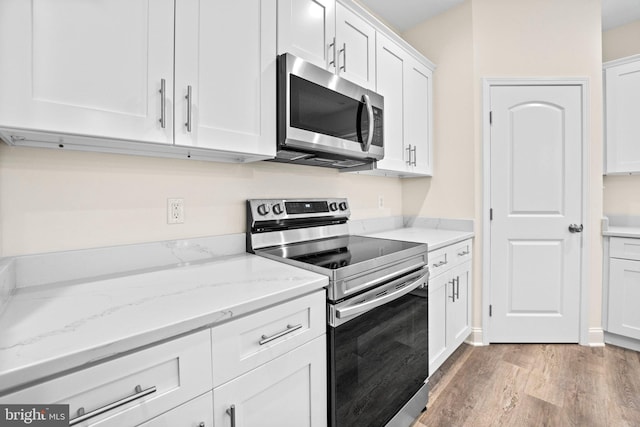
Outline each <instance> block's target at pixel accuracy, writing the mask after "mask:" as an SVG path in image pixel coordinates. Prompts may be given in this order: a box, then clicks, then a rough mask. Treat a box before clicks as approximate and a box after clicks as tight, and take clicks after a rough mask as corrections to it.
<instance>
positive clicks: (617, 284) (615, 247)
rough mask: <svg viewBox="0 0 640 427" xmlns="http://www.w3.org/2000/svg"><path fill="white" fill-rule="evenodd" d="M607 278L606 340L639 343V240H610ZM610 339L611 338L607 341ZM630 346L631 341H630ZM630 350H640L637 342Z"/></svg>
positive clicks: (617, 238)
mask: <svg viewBox="0 0 640 427" xmlns="http://www.w3.org/2000/svg"><path fill="white" fill-rule="evenodd" d="M608 252H609V259H608V260H607V264H608V277H606V278H605V290H606V291H607V296H606V298H605V301H606V304H607V305H606V320H607V321H606V324H605V331H606V332H608V333H610V334H616V335H617V336H619V337H612V336H610V335H607V334H605V340H606V341H607V342H612V343H613V344H616V345H622V346H629V344H628V343H625V342H618V341H619V340H618V339H616V338H630V339H632V340H640V311H639V310H638V301H640V238H638V239H634V238H625V237H610V238H609V246H608ZM607 338H612V339H607ZM630 343H631V341H630ZM631 347H632V348H634V349H636V350H638V349H640V341H636V342H635V345H634V344H633V343H632V344H631Z"/></svg>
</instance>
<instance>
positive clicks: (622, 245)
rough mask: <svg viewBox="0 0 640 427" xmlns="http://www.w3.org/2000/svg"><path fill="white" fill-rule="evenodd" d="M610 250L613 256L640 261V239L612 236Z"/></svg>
mask: <svg viewBox="0 0 640 427" xmlns="http://www.w3.org/2000/svg"><path fill="white" fill-rule="evenodd" d="M609 251H610V257H611V258H622V259H631V260H636V261H640V239H629V238H625V237H611V241H610V245H609Z"/></svg>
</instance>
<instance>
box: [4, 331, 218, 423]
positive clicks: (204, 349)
mask: <svg viewBox="0 0 640 427" xmlns="http://www.w3.org/2000/svg"><path fill="white" fill-rule="evenodd" d="M210 390H211V338H210V334H209V331H208V330H206V331H201V332H198V333H195V334H191V335H188V336H185V337H182V338H178V339H175V340H173V341H169V342H167V343H164V344H160V345H157V346H154V347H151V348H148V349H145V350H141V351H139V352H135V353H132V354H130V355H127V356H123V357H120V358H118V359H114V360H112V361H108V362H105V363H102V364H99V365H96V366H93V367H90V368H87V369H83V370H81V371H77V372H74V373H71V374H68V375H65V376H62V377H58V378H55V379H52V380H50V381H46V382H43V383H40V384H37V385H34V386H32V387H29V388H26V389H23V390H21V391H18V392H16V393H13V394H10V395H8V396H3V397H2V402H3V403H22V404H24V403H25V402H27V403H28V402H32V403H33V402H35V403H46V404H48V403H62V404H68V405H69V413H70V417H71V420H73V419H74V418H77V417H79V416H81V415H80V414H81V413H82V412H84V413H85V416H86V417H87V421H86V422H84V423H82V424H80V425H83V426H84V425H88V424H90V425H94V424H99V425H100V426H105V427H106V426H115V427H117V426H124V425H138V424H140V423H142V422H145V421H147V420H149V419H151V418H153V417H156V416H158V415H160V414H162V413H164V412H166V411H167V410H169V409H171V408H175V407H177V406H179V405H181V404H183V403H185V402H187V401H189V400H190V399H193V398H195V397H197V396H199V395H202V394H204V393H206V392H208V391H210ZM136 396H137V397H136ZM124 398H132V399H131V401H130V402H129V403H126V404H122V405H120V406H115V405H114V407H113V408H112V409H109V410H104V411H103V409H104V408H107V407H108V405H110V404H112V403H114V402H118V401H121V399H124ZM81 408H82V410H81ZM79 411H80V412H79ZM204 415H206V414H203V416H204ZM200 421H203V420H200V419H198V422H200ZM152 425H153V424H152Z"/></svg>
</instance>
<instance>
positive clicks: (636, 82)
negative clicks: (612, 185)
mask: <svg viewBox="0 0 640 427" xmlns="http://www.w3.org/2000/svg"><path fill="white" fill-rule="evenodd" d="M604 74H605V120H606V121H605V124H606V164H605V173H607V174H615V173H632V172H640V120H639V119H640V55H635V56H632V57H629V58H624V59H621V60H616V61H611V62H608V63H606V64H604Z"/></svg>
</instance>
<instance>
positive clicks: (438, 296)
mask: <svg viewBox="0 0 640 427" xmlns="http://www.w3.org/2000/svg"><path fill="white" fill-rule="evenodd" d="M471 257H472V254H471V240H466V241H464V242H461V243H457V244H454V245H450V246H447V247H444V248H441V249H438V250H435V251H433V252H429V267H430V270H431V277H430V278H429V374H433V373H434V372H435V371H436V370H437V369H438V368H439V367H440V365H442V363H444V361H445V360H447V358H448V357H449V356H451V354H452V353H453V352H454V351H455V350H456V349H457V348H458V347H459V346H460V344H462V343H463V342H464V340H465V339H466V338H467V337H468V336H469V333H470V332H471V305H470V302H471V298H470V295H471Z"/></svg>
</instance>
